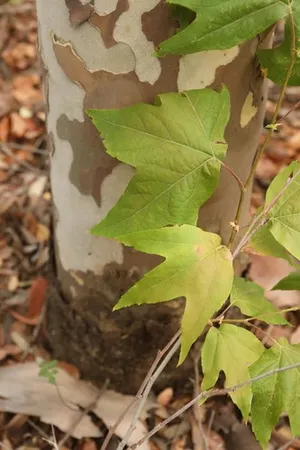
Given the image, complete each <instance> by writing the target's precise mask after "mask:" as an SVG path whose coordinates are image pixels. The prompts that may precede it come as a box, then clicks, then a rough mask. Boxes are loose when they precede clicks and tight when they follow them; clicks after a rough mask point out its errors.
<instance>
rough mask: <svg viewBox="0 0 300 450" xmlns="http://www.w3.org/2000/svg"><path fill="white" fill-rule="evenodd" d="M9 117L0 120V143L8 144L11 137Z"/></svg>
mask: <svg viewBox="0 0 300 450" xmlns="http://www.w3.org/2000/svg"><path fill="white" fill-rule="evenodd" d="M9 126H10V122H9V117H8V116H5V117H3V119H1V120H0V141H2V142H7V139H8V135H9Z"/></svg>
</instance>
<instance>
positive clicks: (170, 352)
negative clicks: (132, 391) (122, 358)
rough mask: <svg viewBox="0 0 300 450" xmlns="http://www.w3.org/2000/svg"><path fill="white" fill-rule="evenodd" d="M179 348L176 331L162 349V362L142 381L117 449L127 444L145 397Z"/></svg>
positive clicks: (119, 449) (121, 449)
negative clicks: (125, 431)
mask: <svg viewBox="0 0 300 450" xmlns="http://www.w3.org/2000/svg"><path fill="white" fill-rule="evenodd" d="M166 348H167V350H166ZM179 348H180V338H179V337H178V333H176V335H175V336H174V337H173V338H172V339H171V341H170V342H169V343H168V344H167V346H166V347H165V348H164V350H163V351H164V353H166V356H165V357H164V359H163V360H162V362H161V363H160V365H159V366H158V368H157V369H156V370H155V372H154V373H153V375H152V376H151V377H150V378H149V380H148V382H147V383H143V384H144V386H145V388H144V391H143V393H142V395H141V398H140V400H139V401H138V403H137V405H136V409H135V414H134V417H133V420H132V422H131V424H130V427H129V429H128V430H127V433H126V435H125V436H124V438H123V439H122V441H121V442H120V443H119V445H118V447H117V450H123V449H124V447H125V446H126V445H127V443H128V440H129V438H130V436H131V435H132V433H133V432H134V430H135V428H136V424H137V421H138V419H139V417H140V415H141V412H142V410H143V408H144V405H145V403H146V400H147V397H148V395H149V393H150V391H151V388H152V386H153V384H154V383H155V381H156V380H157V378H158V377H159V375H160V374H161V372H162V371H163V369H164V368H165V367H166V365H167V364H168V362H169V361H170V360H171V358H172V357H173V356H174V355H175V353H176V352H177V350H178V349H179Z"/></svg>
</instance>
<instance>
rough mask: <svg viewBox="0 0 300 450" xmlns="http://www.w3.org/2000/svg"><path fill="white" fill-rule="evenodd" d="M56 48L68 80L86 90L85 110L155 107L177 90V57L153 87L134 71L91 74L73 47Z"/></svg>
mask: <svg viewBox="0 0 300 450" xmlns="http://www.w3.org/2000/svg"><path fill="white" fill-rule="evenodd" d="M53 48H54V52H55V55H56V58H57V61H58V63H59V64H60V66H61V67H62V69H63V70H64V72H65V74H66V75H67V77H68V78H69V79H70V80H71V81H73V82H74V83H77V84H79V85H80V86H82V87H83V89H84V90H85V99H84V107H85V108H104V109H109V108H123V107H125V106H130V105H133V104H135V103H139V102H146V103H152V102H153V100H154V97H155V96H156V95H157V94H159V93H161V92H175V91H176V90H177V75H178V70H179V57H177V56H169V57H166V58H164V59H163V60H162V62H161V68H162V71H161V74H160V77H159V79H158V80H157V82H156V83H155V84H154V85H153V86H152V85H150V84H149V83H141V82H140V81H139V79H138V77H137V75H136V73H135V72H134V71H132V72H129V73H126V74H113V73H111V72H107V71H104V70H101V71H98V72H94V73H90V72H89V71H88V70H87V68H86V67H85V65H84V63H83V62H82V61H81V60H80V58H78V57H77V55H76V54H75V53H74V51H73V49H72V48H71V47H70V46H69V45H60V44H54V45H53ZM120 93H121V94H122V95H120ZM95 132H96V131H95Z"/></svg>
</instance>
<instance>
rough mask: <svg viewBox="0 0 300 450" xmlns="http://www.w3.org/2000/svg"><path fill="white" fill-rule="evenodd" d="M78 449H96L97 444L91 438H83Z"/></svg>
mask: <svg viewBox="0 0 300 450" xmlns="http://www.w3.org/2000/svg"><path fill="white" fill-rule="evenodd" d="M80 450H97V444H96V442H95V441H93V440H92V439H85V440H84V441H83V442H81V444H80Z"/></svg>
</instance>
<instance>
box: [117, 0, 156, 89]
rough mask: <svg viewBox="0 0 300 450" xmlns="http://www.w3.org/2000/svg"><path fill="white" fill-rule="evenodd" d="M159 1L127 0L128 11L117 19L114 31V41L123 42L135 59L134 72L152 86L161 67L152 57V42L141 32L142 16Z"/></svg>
mask: <svg viewBox="0 0 300 450" xmlns="http://www.w3.org/2000/svg"><path fill="white" fill-rule="evenodd" d="M159 2H160V0H143V1H140V0H129V9H128V11H125V12H124V13H123V14H122V15H121V16H120V17H119V19H118V21H117V23H116V25H115V29H114V34H113V36H114V39H115V40H116V41H117V42H125V43H126V44H127V45H129V47H130V48H131V50H132V51H133V53H134V56H135V59H136V65H135V72H136V74H137V76H138V78H139V80H140V81H142V82H148V83H150V84H154V83H155V82H156V81H157V80H158V79H159V77H160V74H161V65H160V62H159V60H158V58H155V57H154V56H152V54H153V52H154V44H153V42H150V41H148V39H147V37H146V36H145V35H144V33H143V30H142V15H143V14H144V13H145V12H149V11H151V10H152V9H153V8H155V6H157V5H158V3H159Z"/></svg>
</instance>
